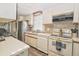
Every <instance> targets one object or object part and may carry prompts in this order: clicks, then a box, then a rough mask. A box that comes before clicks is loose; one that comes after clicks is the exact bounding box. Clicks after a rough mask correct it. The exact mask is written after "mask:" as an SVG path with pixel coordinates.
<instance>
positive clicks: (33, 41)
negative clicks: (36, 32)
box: [30, 37, 37, 48]
mask: <svg viewBox="0 0 79 59" xmlns="http://www.w3.org/2000/svg"><path fill="white" fill-rule="evenodd" d="M30 39H31V40H30V41H31V46H33V47H35V48H36V47H37V38H34V37H30Z"/></svg>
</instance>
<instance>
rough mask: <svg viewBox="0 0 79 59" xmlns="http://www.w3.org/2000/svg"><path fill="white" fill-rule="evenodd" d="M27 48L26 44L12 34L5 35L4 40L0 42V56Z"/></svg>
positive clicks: (14, 53) (16, 52)
mask: <svg viewBox="0 0 79 59" xmlns="http://www.w3.org/2000/svg"><path fill="white" fill-rule="evenodd" d="M28 48H29V46H28V45H27V44H25V43H23V42H21V41H19V40H18V39H16V38H14V37H12V36H9V37H5V41H1V42H0V56H11V55H17V54H19V53H20V52H22V51H24V50H25V49H28Z"/></svg>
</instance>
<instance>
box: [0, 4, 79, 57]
mask: <svg viewBox="0 0 79 59" xmlns="http://www.w3.org/2000/svg"><path fill="white" fill-rule="evenodd" d="M0 6H1V7H0V8H1V9H2V10H1V12H0V13H2V14H1V15H0V41H1V42H0V45H1V46H0V51H1V53H3V54H0V56H2V55H3V56H79V51H78V49H79V19H78V18H79V17H78V16H79V4H78V3H11V4H9V3H7V4H5V3H4V4H0ZM54 6H55V7H54ZM5 8H7V10H6V11H5ZM9 10H10V11H9ZM4 13H6V14H4ZM7 14H8V15H7ZM1 29H2V30H1ZM3 29H5V30H4V31H5V32H4V31H3ZM2 31H3V32H2ZM4 34H5V35H4ZM3 51H4V52H3Z"/></svg>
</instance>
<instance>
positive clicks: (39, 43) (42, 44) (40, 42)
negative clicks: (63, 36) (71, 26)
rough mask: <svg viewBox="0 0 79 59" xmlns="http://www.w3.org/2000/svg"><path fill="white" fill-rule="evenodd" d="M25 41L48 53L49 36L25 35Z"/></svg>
mask: <svg viewBox="0 0 79 59" xmlns="http://www.w3.org/2000/svg"><path fill="white" fill-rule="evenodd" d="M25 43H27V44H29V45H31V46H32V47H35V48H37V49H38V50H40V51H42V52H44V53H48V52H47V38H41V37H39V38H37V37H33V36H25Z"/></svg>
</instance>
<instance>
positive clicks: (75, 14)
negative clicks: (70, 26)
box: [73, 4, 79, 23]
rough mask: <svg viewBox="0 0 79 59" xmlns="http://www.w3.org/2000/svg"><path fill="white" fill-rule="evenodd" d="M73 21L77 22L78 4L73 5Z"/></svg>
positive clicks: (78, 15) (78, 21)
mask: <svg viewBox="0 0 79 59" xmlns="http://www.w3.org/2000/svg"><path fill="white" fill-rule="evenodd" d="M73 22H74V23H79V4H75V5H74V19H73Z"/></svg>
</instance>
